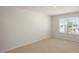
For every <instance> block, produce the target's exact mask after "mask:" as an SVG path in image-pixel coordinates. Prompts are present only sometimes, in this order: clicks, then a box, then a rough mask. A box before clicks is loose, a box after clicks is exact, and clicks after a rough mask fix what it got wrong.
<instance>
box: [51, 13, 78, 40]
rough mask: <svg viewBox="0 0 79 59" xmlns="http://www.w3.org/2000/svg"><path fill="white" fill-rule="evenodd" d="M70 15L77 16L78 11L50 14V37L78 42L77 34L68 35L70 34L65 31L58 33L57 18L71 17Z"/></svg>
mask: <svg viewBox="0 0 79 59" xmlns="http://www.w3.org/2000/svg"><path fill="white" fill-rule="evenodd" d="M71 16H78V17H79V12H75V13H69V14H63V15H57V16H51V23H52V37H54V38H60V39H68V40H72V41H76V42H79V35H73V34H71V35H70V34H66V33H59V18H61V17H71Z"/></svg>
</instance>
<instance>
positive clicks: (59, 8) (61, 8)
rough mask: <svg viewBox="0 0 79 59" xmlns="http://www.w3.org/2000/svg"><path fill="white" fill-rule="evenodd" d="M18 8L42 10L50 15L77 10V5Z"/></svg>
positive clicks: (78, 8)
mask: <svg viewBox="0 0 79 59" xmlns="http://www.w3.org/2000/svg"><path fill="white" fill-rule="evenodd" d="M20 8H24V9H28V10H33V11H37V12H42V13H45V14H47V15H52V16H53V15H59V14H64V13H71V12H78V11H79V6H56V7H55V6H21V7H20Z"/></svg>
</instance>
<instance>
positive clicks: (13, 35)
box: [0, 7, 51, 51]
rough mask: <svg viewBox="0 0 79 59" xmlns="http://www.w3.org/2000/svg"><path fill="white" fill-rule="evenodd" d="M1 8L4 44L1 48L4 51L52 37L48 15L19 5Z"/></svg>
mask: <svg viewBox="0 0 79 59" xmlns="http://www.w3.org/2000/svg"><path fill="white" fill-rule="evenodd" d="M0 8H1V9H2V11H1V12H2V14H3V15H2V16H1V17H2V19H1V20H2V22H3V23H2V24H3V25H2V29H3V31H2V34H3V45H1V46H0V49H2V50H3V51H4V50H9V49H11V48H15V47H19V46H21V45H25V44H29V43H32V42H36V41H39V40H41V39H43V38H47V37H50V30H51V29H50V17H49V16H48V15H45V14H42V13H38V12H34V11H29V10H24V9H20V8H17V7H0ZM0 40H1V39H0ZM1 42H2V41H0V43H1Z"/></svg>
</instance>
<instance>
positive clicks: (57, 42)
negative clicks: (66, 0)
mask: <svg viewBox="0 0 79 59" xmlns="http://www.w3.org/2000/svg"><path fill="white" fill-rule="evenodd" d="M0 53H79V6H0Z"/></svg>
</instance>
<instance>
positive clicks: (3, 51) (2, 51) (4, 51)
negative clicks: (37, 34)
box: [0, 37, 48, 53]
mask: <svg viewBox="0 0 79 59" xmlns="http://www.w3.org/2000/svg"><path fill="white" fill-rule="evenodd" d="M47 38H48V37H47ZM47 38H42V39H39V40H36V41H31V42H28V43H24V44H21V45H18V46H14V47H11V48H8V49H4V50H1V51H0V53H7V52H8V51H11V50H12V49H16V48H19V47H22V46H25V45H29V44H32V43H35V42H38V41H40V40H43V39H47Z"/></svg>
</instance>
